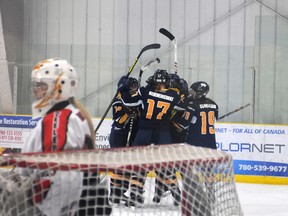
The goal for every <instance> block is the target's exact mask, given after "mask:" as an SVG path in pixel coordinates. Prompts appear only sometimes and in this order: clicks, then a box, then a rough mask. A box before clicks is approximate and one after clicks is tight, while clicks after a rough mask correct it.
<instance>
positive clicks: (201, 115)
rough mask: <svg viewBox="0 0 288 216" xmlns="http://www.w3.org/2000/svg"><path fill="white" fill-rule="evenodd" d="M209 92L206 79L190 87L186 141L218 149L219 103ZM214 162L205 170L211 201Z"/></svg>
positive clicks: (212, 201)
mask: <svg viewBox="0 0 288 216" xmlns="http://www.w3.org/2000/svg"><path fill="white" fill-rule="evenodd" d="M208 92H209V85H208V84H207V83H206V82H204V81H198V82H194V83H193V84H192V85H191V87H190V97H189V99H188V106H187V111H186V113H185V116H184V120H188V123H189V129H188V133H187V137H186V143H188V144H190V145H193V146H199V147H206V148H211V149H217V147H216V136H215V122H216V120H217V118H218V105H217V104H216V103H215V102H214V101H213V100H211V99H209V98H207V97H206V95H207V94H208ZM213 167H214V163H210V164H207V167H206V168H205V170H202V171H203V177H204V179H205V185H206V193H207V196H208V198H209V199H210V200H211V203H214V201H215V185H214V180H215V177H216V175H215V173H214V168H213Z"/></svg>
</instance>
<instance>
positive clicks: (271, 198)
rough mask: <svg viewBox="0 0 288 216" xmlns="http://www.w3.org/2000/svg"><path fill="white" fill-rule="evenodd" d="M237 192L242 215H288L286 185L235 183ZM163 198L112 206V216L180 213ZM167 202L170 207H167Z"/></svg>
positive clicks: (287, 190) (170, 201)
mask: <svg viewBox="0 0 288 216" xmlns="http://www.w3.org/2000/svg"><path fill="white" fill-rule="evenodd" d="M151 189H152V188H150V190H151ZM237 192H238V195H239V199H240V203H241V206H242V209H243V213H244V216H288V185H266V184H248V183H237ZM164 199H165V200H163V202H164V203H165V205H161V204H160V205H159V204H158V205H156V204H154V203H152V202H148V201H147V200H146V201H145V202H146V204H145V206H143V207H142V208H139V209H134V210H131V209H129V208H126V207H124V206H118V207H114V208H113V216H116V215H117V216H118V215H121V216H130V215H131V216H132V215H134V216H140V215H144V216H146V215H153V216H154V215H155V216H156V215H161V216H162V215H173V216H174V215H180V211H179V209H177V207H174V206H173V204H172V199H171V198H170V197H166V198H164ZM161 203H162V201H161ZM167 203H170V205H169V206H171V207H167ZM178 208H179V207H178ZM152 212H153V213H152ZM168 213H169V214H168ZM228 216H229V215H228Z"/></svg>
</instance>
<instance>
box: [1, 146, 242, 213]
mask: <svg viewBox="0 0 288 216" xmlns="http://www.w3.org/2000/svg"><path fill="white" fill-rule="evenodd" d="M1 165H2V166H4V165H5V166H9V167H8V168H7V167H6V168H4V169H2V171H1V178H0V189H1V193H0V199H1V201H0V211H1V215H23V216H24V215H47V216H48V215H53V216H55V215H109V214H110V212H111V211H112V213H111V215H199V216H200V215H203V216H204V215H205V216H206V215H229V216H230V215H242V210H241V206H240V203H239V200H238V195H237V192H236V186H235V182H234V173H233V161H232V157H231V156H230V155H229V154H227V153H224V152H221V151H217V150H212V149H208V148H200V147H193V146H190V145H186V144H173V145H157V146H156V145H155V146H153V145H151V146H146V147H138V148H137V147H136V148H135V147H134V148H131V147H130V148H123V149H108V150H107V149H106V150H89V151H86V150H85V151H83V150H82V151H71V152H60V153H49V154H40V153H37V154H18V155H8V156H2V157H1ZM11 166H12V167H13V168H11Z"/></svg>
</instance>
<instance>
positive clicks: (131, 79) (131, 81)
mask: <svg viewBox="0 0 288 216" xmlns="http://www.w3.org/2000/svg"><path fill="white" fill-rule="evenodd" d="M128 86H129V88H130V89H131V88H138V87H139V83H138V81H137V79H136V78H134V77H129V80H128Z"/></svg>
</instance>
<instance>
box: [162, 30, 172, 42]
mask: <svg viewBox="0 0 288 216" xmlns="http://www.w3.org/2000/svg"><path fill="white" fill-rule="evenodd" d="M159 32H160V33H161V34H163V35H165V36H166V37H168V38H169V39H170V40H171V41H173V40H174V39H175V36H174V35H173V34H171V32H169V31H168V30H167V29H165V28H160V29H159Z"/></svg>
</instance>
